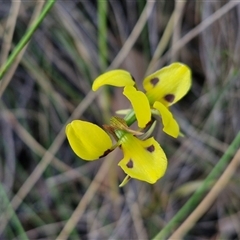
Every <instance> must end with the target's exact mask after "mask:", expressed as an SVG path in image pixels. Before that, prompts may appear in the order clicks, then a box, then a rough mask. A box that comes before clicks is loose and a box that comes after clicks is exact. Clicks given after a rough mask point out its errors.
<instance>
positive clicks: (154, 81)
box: [150, 77, 160, 86]
mask: <svg viewBox="0 0 240 240" xmlns="http://www.w3.org/2000/svg"><path fill="white" fill-rule="evenodd" d="M159 81H160V80H159V78H157V77H155V78H153V79H151V80H150V82H151V84H152V85H153V86H156V85H157V83H158V82H159Z"/></svg>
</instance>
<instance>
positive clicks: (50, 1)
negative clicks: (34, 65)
mask: <svg viewBox="0 0 240 240" xmlns="http://www.w3.org/2000/svg"><path fill="white" fill-rule="evenodd" d="M55 2H56V0H48V2H47V3H46V5H45V7H44V9H43V11H42V13H41V14H40V16H39V18H38V19H36V21H35V22H33V24H32V25H31V27H30V28H29V29H28V30H27V32H26V33H25V35H24V36H23V37H22V38H21V40H20V42H19V43H18V44H17V46H16V47H15V48H14V50H13V51H12V53H11V55H10V56H9V57H8V59H7V61H6V62H5V64H3V66H2V67H1V68H0V80H1V79H2V77H3V75H4V74H5V72H6V71H7V70H8V68H9V67H10V66H11V65H12V63H13V62H14V60H15V59H16V57H17V55H18V54H19V53H20V51H21V50H22V49H23V48H24V46H25V45H26V44H27V43H28V41H29V40H30V39H31V37H32V35H33V34H34V32H35V31H36V29H37V28H38V26H39V25H40V24H41V22H42V21H43V19H44V18H45V16H46V14H47V13H48V12H49V10H50V9H51V7H52V6H53V4H54V3H55Z"/></svg>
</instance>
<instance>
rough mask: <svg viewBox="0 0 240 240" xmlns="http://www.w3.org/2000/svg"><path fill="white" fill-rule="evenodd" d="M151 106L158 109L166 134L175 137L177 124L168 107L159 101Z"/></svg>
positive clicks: (176, 135) (177, 128)
mask: <svg viewBox="0 0 240 240" xmlns="http://www.w3.org/2000/svg"><path fill="white" fill-rule="evenodd" d="M153 107H154V108H155V109H157V110H158V112H159V114H160V115H161V117H162V122H163V131H164V132H165V133H167V134H168V135H170V136H172V137H174V138H177V137H178V135H179V125H178V123H177V121H176V120H175V119H174V117H173V115H172V113H171V112H170V111H169V109H168V108H167V107H165V106H164V105H163V104H162V103H160V102H155V103H154V104H153Z"/></svg>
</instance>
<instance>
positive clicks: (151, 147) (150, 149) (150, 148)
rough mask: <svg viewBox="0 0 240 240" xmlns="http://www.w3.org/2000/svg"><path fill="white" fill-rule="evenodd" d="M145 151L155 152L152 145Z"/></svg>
mask: <svg viewBox="0 0 240 240" xmlns="http://www.w3.org/2000/svg"><path fill="white" fill-rule="evenodd" d="M147 150H148V151H149V152H153V151H154V150H155V147H154V146H153V145H151V146H149V147H147Z"/></svg>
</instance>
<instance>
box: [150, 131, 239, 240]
mask: <svg viewBox="0 0 240 240" xmlns="http://www.w3.org/2000/svg"><path fill="white" fill-rule="evenodd" d="M239 146H240V132H239V133H238V134H237V136H236V137H235V139H234V140H233V142H232V143H231V145H230V146H229V148H228V150H227V151H226V152H225V154H224V155H223V156H222V157H221V159H220V160H219V162H218V163H217V164H216V166H215V167H214V168H213V170H212V171H211V172H210V173H209V175H208V176H207V178H206V179H205V180H204V182H203V184H202V185H201V186H200V187H199V188H198V189H197V191H196V192H195V193H194V194H193V195H192V196H191V198H190V199H189V200H188V201H187V202H186V203H185V205H184V206H183V207H182V208H181V209H180V210H179V211H178V212H177V214H176V215H175V216H174V217H173V218H172V219H171V220H170V222H169V223H168V224H167V225H166V226H165V227H164V228H163V229H162V230H161V231H160V232H159V233H158V234H157V235H156V236H155V237H154V238H153V239H155V240H157V239H166V238H167V236H168V235H169V234H170V233H171V232H172V231H173V230H174V228H175V227H176V226H178V225H179V224H180V223H182V221H183V220H184V219H185V218H186V216H187V215H188V214H189V213H190V212H192V210H193V209H194V208H195V207H196V206H197V204H198V203H199V201H200V199H201V198H202V196H203V194H204V193H205V192H206V191H207V190H208V189H209V186H210V184H212V183H213V181H215V180H216V179H217V177H218V176H219V174H220V173H221V172H222V171H223V170H224V169H225V168H226V166H227V164H228V162H229V161H230V160H231V158H232V156H233V155H234V153H235V152H236V151H237V150H238V148H239Z"/></svg>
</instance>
